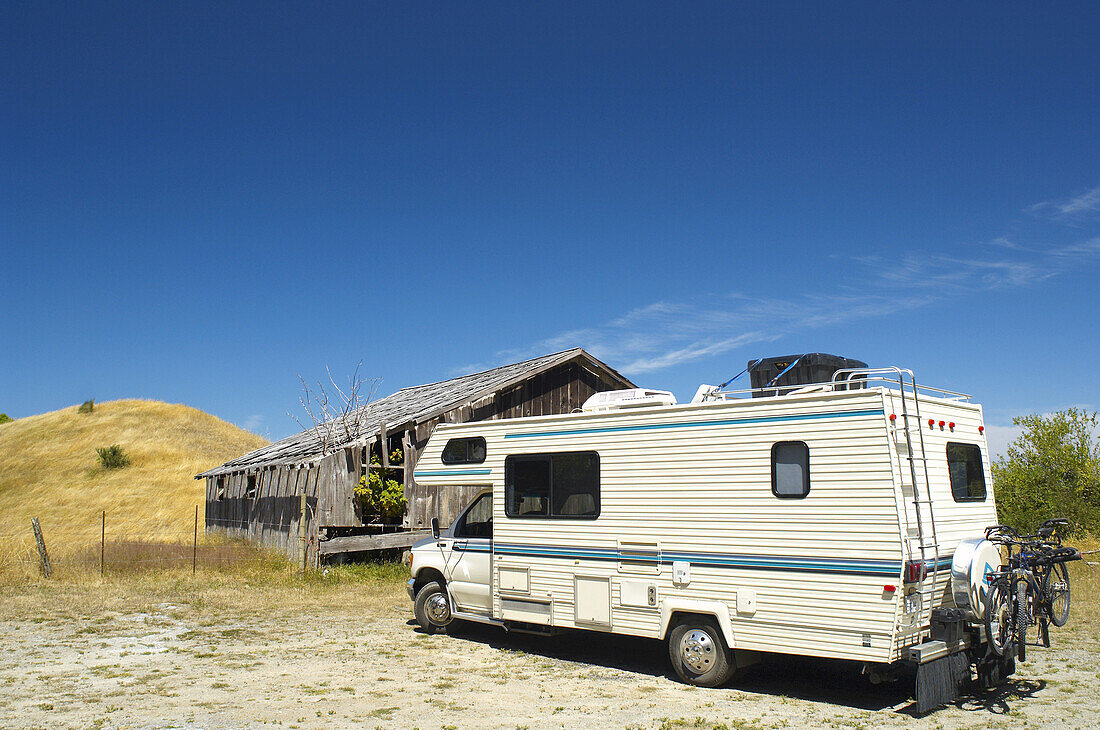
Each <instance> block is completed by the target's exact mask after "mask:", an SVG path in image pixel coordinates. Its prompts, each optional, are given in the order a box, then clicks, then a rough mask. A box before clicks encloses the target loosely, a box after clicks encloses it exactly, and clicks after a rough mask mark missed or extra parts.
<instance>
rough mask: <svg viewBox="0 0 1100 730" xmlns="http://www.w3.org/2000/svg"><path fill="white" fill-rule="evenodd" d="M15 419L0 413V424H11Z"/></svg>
mask: <svg viewBox="0 0 1100 730" xmlns="http://www.w3.org/2000/svg"><path fill="white" fill-rule="evenodd" d="M14 420H15V419H14V418H12V417H11V416H9V415H8V414H7V413H0V423H11V422H12V421H14Z"/></svg>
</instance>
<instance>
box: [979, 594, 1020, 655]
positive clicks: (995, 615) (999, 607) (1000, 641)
mask: <svg viewBox="0 0 1100 730" xmlns="http://www.w3.org/2000/svg"><path fill="white" fill-rule="evenodd" d="M1014 618H1015V617H1014V616H1013V615H1012V601H1011V599H1010V598H1009V596H1008V592H1007V591H1006V590H1005V585H1004V582H1003V581H999V582H997V583H994V584H993V585H992V586H990V588H989V593H987V594H986V597H985V616H984V617H983V620H984V621H985V635H986V638H987V639H988V641H989V652H990V653H991V654H993V655H994V656H1004V655H1005V654H1006V653H1011V647H1012V639H1013V631H1012V623H1013V619H1014Z"/></svg>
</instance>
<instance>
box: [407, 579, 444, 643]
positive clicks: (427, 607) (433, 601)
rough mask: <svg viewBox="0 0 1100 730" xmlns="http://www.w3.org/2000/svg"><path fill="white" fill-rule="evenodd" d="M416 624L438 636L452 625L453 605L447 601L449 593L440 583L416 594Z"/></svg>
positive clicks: (414, 606) (433, 584)
mask: <svg viewBox="0 0 1100 730" xmlns="http://www.w3.org/2000/svg"><path fill="white" fill-rule="evenodd" d="M413 609H414V611H415V613H416V622H417V623H418V624H420V628H422V629H424V631H426V632H428V633H429V634H437V633H439V632H440V631H442V630H443V629H445V628H446V627H447V624H449V623H451V604H450V602H449V601H448V600H447V591H446V590H444V588H443V586H442V585H440V584H439V583H436V582H432V583H428V584H427V585H425V586H424V587H423V588H421V589H420V591H419V592H417V594H416V601H415V602H414V603H413Z"/></svg>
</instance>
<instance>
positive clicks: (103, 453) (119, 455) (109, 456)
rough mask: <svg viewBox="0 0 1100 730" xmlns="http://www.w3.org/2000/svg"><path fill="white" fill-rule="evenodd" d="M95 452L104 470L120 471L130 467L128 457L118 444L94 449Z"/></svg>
mask: <svg viewBox="0 0 1100 730" xmlns="http://www.w3.org/2000/svg"><path fill="white" fill-rule="evenodd" d="M95 452H96V453H97V454H99V463H100V465H102V466H103V468H104V469H121V468H122V467H124V466H129V465H130V457H129V456H127V455H126V452H125V451H123V450H122V447H121V446H119V445H118V444H111V445H110V446H104V447H102V448H99V449H96V450H95Z"/></svg>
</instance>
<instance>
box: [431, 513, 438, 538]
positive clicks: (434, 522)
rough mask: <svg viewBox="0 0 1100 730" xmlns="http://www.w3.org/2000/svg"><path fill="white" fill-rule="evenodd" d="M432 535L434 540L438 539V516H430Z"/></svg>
mask: <svg viewBox="0 0 1100 730" xmlns="http://www.w3.org/2000/svg"><path fill="white" fill-rule="evenodd" d="M432 537H434V538H435V539H436V540H438V539H439V518H438V517H433V518H432Z"/></svg>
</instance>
